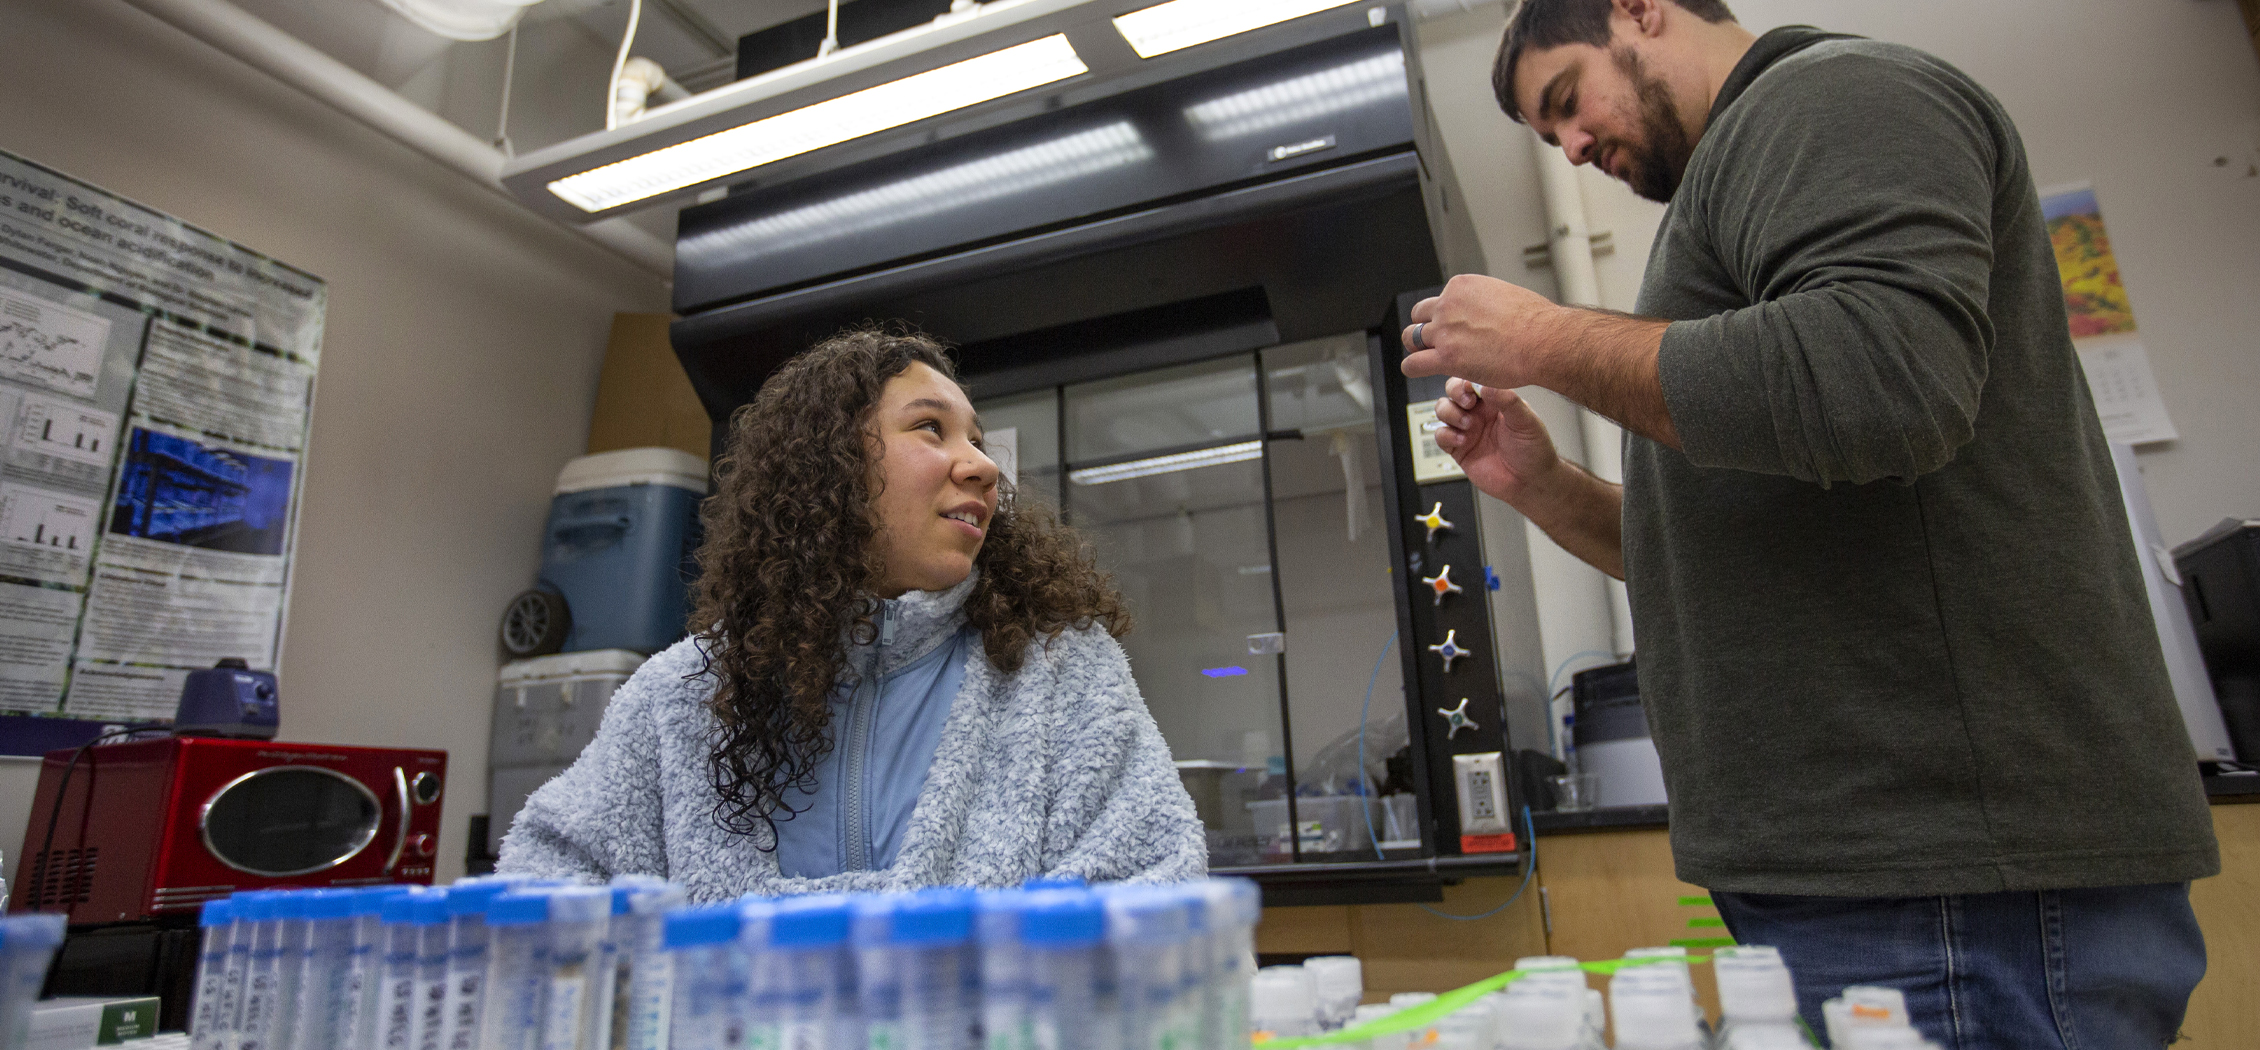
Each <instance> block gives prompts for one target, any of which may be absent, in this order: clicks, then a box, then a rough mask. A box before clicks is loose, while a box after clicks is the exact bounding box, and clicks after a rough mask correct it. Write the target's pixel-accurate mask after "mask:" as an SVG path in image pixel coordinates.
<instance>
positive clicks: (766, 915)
mask: <svg viewBox="0 0 2260 1050" xmlns="http://www.w3.org/2000/svg"><path fill="white" fill-rule="evenodd" d="M1259 911H1260V897H1259V894H1258V892H1257V890H1256V888H1255V886H1254V885H1253V884H1252V883H1248V882H1245V881H1242V880H1235V879H1209V880H1203V881H1198V882H1189V883H1182V884H1178V885H1170V886H1099V887H1084V886H1082V885H1080V884H1075V883H1039V884H1031V885H1030V886H1028V887H1025V888H1023V889H1019V890H1008V891H981V892H975V891H970V890H948V889H941V890H921V891H916V892H910V893H890V894H851V895H832V896H805V897H789V898H774V899H772V898H761V897H748V898H744V899H740V900H737V901H733V902H730V903H727V904H720V905H699V906H694V905H690V904H689V903H687V901H686V900H685V896H684V892H683V890H682V889H681V888H680V887H678V886H675V885H673V884H671V883H667V882H664V881H660V880H657V879H651V878H643V877H634V876H628V877H622V878H620V879H617V880H614V882H613V883H612V884H611V885H606V886H592V885H574V884H567V883H564V882H556V881H545V880H536V879H527V878H517V877H509V876H486V877H480V878H472V879H465V880H463V881H460V882H457V883H455V884H454V885H452V886H448V887H444V888H426V887H390V886H388V887H374V888H368V889H354V890H346V889H335V890H294V891H255V892H247V893H239V894H236V895H235V896H233V897H231V898H228V899H225V900H216V901H212V902H210V903H208V904H206V905H205V906H204V909H203V912H202V915H201V920H200V921H201V924H202V932H203V940H202V949H201V955H200V957H199V960H198V966H197V973H196V983H195V989H196V990H195V1000H194V1002H193V1004H192V1009H191V1013H190V1033H191V1044H190V1045H191V1047H192V1048H193V1050H1265V1048H1266V1047H1267V1046H1268V1047H1270V1050H1316V1048H1317V1047H1321V1046H1326V1047H1341V1048H1343V1050H1603V1048H1605V1047H1607V1046H1608V1045H1610V1044H1609V1042H1608V1041H1607V1039H1606V1036H1607V1035H1608V1034H1609V1032H1610V1023H1611V1022H1612V1021H1613V1023H1614V1028H1613V1034H1614V1046H1615V1047H1617V1048H1618V1050H1796V1048H1808V1047H1812V1046H1814V1045H1815V1044H1816V1042H1817V1040H1815V1039H1814V1038H1813V1033H1811V1032H1810V1031H1808V1030H1807V1029H1806V1027H1805V1026H1804V1024H1803V1023H1802V1022H1800V1021H1799V1019H1798V1013H1797V998H1796V994H1795V990H1794V986H1793V984H1792V980H1791V976H1790V972H1789V969H1788V967H1786V966H1785V965H1784V964H1783V963H1782V960H1781V956H1780V954H1779V953H1778V952H1776V951H1774V950H1773V949H1770V948H1764V947H1756V946H1744V947H1733V948H1726V949H1721V950H1720V951H1718V952H1717V953H1716V954H1714V955H1712V956H1709V957H1707V958H1705V957H1700V956H1698V957H1690V956H1689V955H1688V954H1687V953H1686V951H1685V950H1683V949H1676V948H1655V949H1642V950H1639V951H1635V952H1631V953H1628V954H1627V956H1626V958H1624V959H1622V960H1611V961H1608V962H1604V963H1580V962H1579V961H1578V960H1576V959H1571V958H1566V957H1558V956H1542V957H1533V958H1526V959H1522V960H1520V961H1518V962H1517V963H1516V966H1515V969H1514V970H1513V971H1511V972H1510V973H1507V974H1501V975H1499V976H1497V977H1494V978H1491V979H1489V980H1487V981H1485V982H1479V984H1478V985H1476V986H1470V987H1469V988H1463V989H1458V990H1454V991H1451V992H1447V993H1445V994H1444V995H1443V996H1441V997H1439V996H1438V995H1435V994H1430V993H1412V992H1408V993H1400V994H1397V995H1393V996H1391V997H1390V998H1389V1001H1388V1002H1387V1003H1374V1004H1362V1005H1361V1003H1362V1000H1363V999H1365V998H1366V997H1367V993H1366V988H1365V985H1364V977H1363V973H1362V969H1361V966H1360V964H1359V962H1358V960H1357V959H1355V958H1353V957H1349V956H1322V957H1317V958H1312V959H1308V960H1305V961H1304V962H1303V963H1301V964H1299V965H1294V966H1272V967H1265V968H1263V969H1261V970H1258V969H1256V967H1255V956H1254V927H1255V923H1256V919H1257V917H1258V914H1259ZM63 932H64V931H63V923H62V921H61V917H60V916H52V915H22V916H13V917H10V918H8V919H6V920H0V993H4V997H0V1045H6V1046H15V1045H20V1036H21V1034H22V1032H23V1031H24V1024H25V1019H26V1017H27V1016H28V1010H29V1008H30V1004H31V1001H32V1000H33V999H34V998H36V996H37V995H38V991H39V987H40V983H41V980H42V978H43V977H44V974H45V972H46V969H47V967H48V965H49V961H50V959H51V958H52V956H53V954H54V952H55V949H56V946H57V945H59V944H60V943H61V942H62V939H63ZM1697 964H1708V965H1711V966H1712V967H1713V968H1714V970H1715V971H1716V975H1717V978H1718V989H1719V1002H1720V1005H1721V1015H1722V1016H1721V1020H1720V1022H1719V1024H1718V1025H1717V1026H1716V1028H1715V1029H1714V1028H1713V1027H1712V1026H1710V1025H1708V1024H1707V1023H1706V1021H1705V1015H1704V1013H1703V1011H1702V1009H1701V1007H1700V1006H1698V1005H1697V1003H1696V999H1695V991H1694V984H1693V982H1692V978H1691V970H1690V967H1691V965H1697ZM1596 973H1598V974H1603V975H1605V978H1606V979H1605V984H1606V989H1607V990H1606V993H1605V994H1604V992H1603V991H1602V990H1600V989H1598V988H1593V987H1590V983H1591V982H1590V981H1589V976H1590V975H1592V974H1596ZM1823 1013H1824V1015H1825V1017H1826V1020H1827V1034H1828V1037H1829V1042H1830V1044H1831V1045H1834V1046H1836V1047H1838V1048H1840V1050H1928V1048H1929V1047H1930V1046H1931V1045H1932V1044H1929V1043H1926V1042H1924V1041H1923V1039H1922V1037H1921V1036H1920V1035H1919V1034H1917V1033H1916V1031H1915V1030H1914V1029H1913V1028H1911V1027H1909V1025H1908V1023H1907V1012H1906V1004H1905V1002H1904V1000H1903V999H1901V998H1900V995H1899V993H1898V992H1896V991H1893V990H1891V989H1887V988H1862V987H1854V988H1848V989H1846V990H1845V992H1844V994H1843V996H1842V997H1840V998H1838V999H1832V1000H1830V1001H1829V1002H1828V1003H1827V1004H1826V1005H1825V1006H1824V1009H1823ZM11 1033H13V1035H14V1036H15V1038H11Z"/></svg>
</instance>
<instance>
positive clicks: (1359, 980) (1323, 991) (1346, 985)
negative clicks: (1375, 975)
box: [1303, 955, 1365, 1032]
mask: <svg viewBox="0 0 2260 1050" xmlns="http://www.w3.org/2000/svg"><path fill="white" fill-rule="evenodd" d="M1303 969H1305V970H1307V971H1309V972H1310V976H1311V985H1312V987H1313V989H1314V990H1315V991H1316V992H1317V993H1318V1027H1319V1029H1320V1030H1321V1031H1327V1032H1331V1031H1333V1030H1335V1029H1337V1028H1340V1027H1342V1026H1343V1025H1346V1024H1348V1023H1349V1021H1350V1015H1351V1014H1352V1013H1354V1012H1355V1011H1356V1010H1357V1008H1358V1000H1360V999H1363V998H1365V967H1364V966H1363V964H1361V963H1359V962H1358V957H1357V956H1355V955H1319V956H1313V957H1311V958H1308V959H1305V960H1303Z"/></svg>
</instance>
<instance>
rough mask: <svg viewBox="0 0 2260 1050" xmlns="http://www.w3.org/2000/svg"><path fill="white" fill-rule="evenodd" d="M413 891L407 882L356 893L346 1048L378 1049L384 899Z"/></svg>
mask: <svg viewBox="0 0 2260 1050" xmlns="http://www.w3.org/2000/svg"><path fill="white" fill-rule="evenodd" d="M410 892H413V891H412V889H411V888H410V887H407V886H371V887H369V888H367V889H363V890H359V891H356V892H355V893H354V895H353V950H352V952H351V953H349V954H348V955H347V956H346V964H345V982H344V989H343V991H342V992H341V993H340V994H341V995H342V997H343V999H344V1002H343V1003H342V1004H341V1005H342V1007H343V1009H344V1010H345V1011H346V1016H345V1017H344V1019H343V1020H342V1021H341V1022H340V1027H342V1028H343V1029H344V1030H345V1032H346V1038H345V1043H344V1044H343V1045H344V1046H345V1047H346V1050H376V1048H377V1045H378V1044H377V1016H378V1014H379V1013H380V1012H381V1011H379V1010H378V1008H377V996H378V989H379V988H380V987H381V986H382V985H383V981H382V980H381V979H380V972H381V971H382V970H383V968H384V954H385V927H384V902H385V901H386V900H388V899H390V898H393V897H400V896H405V895H407V894H409V893H410Z"/></svg>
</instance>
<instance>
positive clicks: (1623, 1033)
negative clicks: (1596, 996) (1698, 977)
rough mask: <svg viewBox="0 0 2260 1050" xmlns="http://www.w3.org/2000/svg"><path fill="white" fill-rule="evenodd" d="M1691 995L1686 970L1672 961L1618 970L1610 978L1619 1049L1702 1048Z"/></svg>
mask: <svg viewBox="0 0 2260 1050" xmlns="http://www.w3.org/2000/svg"><path fill="white" fill-rule="evenodd" d="M1628 954H1629V953H1628ZM1690 994H1691V987H1690V985H1689V984H1688V981H1687V975H1686V973H1685V971H1684V970H1682V969H1681V968H1680V967H1676V966H1673V965H1671V964H1670V963H1659V964H1654V965H1649V966H1630V967H1626V968H1625V969H1622V970H1618V971H1617V972H1616V974H1615V976H1613V977H1610V978H1609V1015H1610V1017H1611V1019H1613V1020H1614V1021H1615V1022H1616V1037H1617V1038H1616V1045H1617V1050H1702V1047H1703V1044H1704V1039H1703V1034H1702V1031H1701V1030H1700V1029H1698V1028H1697V1027H1696V1024H1695V1016H1694V1014H1693V1013H1691V1012H1690V1011H1689V1010H1688V1008H1687V1004H1688V1001H1689V995H1690Z"/></svg>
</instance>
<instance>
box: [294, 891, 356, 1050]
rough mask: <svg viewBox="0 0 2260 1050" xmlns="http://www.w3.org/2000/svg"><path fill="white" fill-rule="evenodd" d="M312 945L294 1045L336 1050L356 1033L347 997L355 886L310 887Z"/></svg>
mask: <svg viewBox="0 0 2260 1050" xmlns="http://www.w3.org/2000/svg"><path fill="white" fill-rule="evenodd" d="M301 896H302V898H303V903H304V905H305V910H306V949H305V956H304V960H303V962H302V963H301V966H300V971H299V977H298V1005H297V1007H296V1009H295V1010H294V1011H293V1016H294V1017H295V1021H294V1022H293V1024H292V1030H291V1036H290V1042H289V1044H288V1045H289V1047H290V1048H292V1050H332V1048H336V1047H342V1046H344V1045H345V1040H346V1038H347V1036H349V1035H350V1034H351V1033H352V1027H351V1025H352V1023H353V1009H352V1007H351V1005H349V1000H348V999H347V997H346V979H347V969H348V967H349V966H350V964H351V962H352V957H353V932H354V923H353V907H354V904H355V902H356V901H358V900H359V898H360V896H361V895H360V893H359V892H358V891H355V890H309V891H307V892H306V893H304V894H302V895H301Z"/></svg>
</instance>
